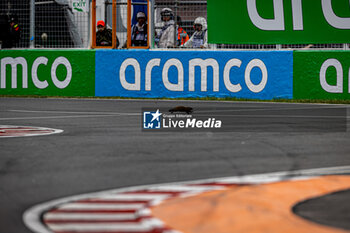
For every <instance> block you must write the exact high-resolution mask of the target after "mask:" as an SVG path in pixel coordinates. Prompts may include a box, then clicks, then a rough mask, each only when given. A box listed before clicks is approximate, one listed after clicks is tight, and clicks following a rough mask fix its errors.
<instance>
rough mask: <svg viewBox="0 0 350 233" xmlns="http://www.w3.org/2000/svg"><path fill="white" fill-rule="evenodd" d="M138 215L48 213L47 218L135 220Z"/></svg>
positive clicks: (45, 216)
mask: <svg viewBox="0 0 350 233" xmlns="http://www.w3.org/2000/svg"><path fill="white" fill-rule="evenodd" d="M137 218H138V216H137V215H135V214H129V213H121V214H114V213H113V214H105V213H104V214H96V213H93V214H92V213H79V214H77V213H47V214H45V215H44V219H45V220H134V219H137Z"/></svg>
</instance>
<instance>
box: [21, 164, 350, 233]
mask: <svg viewBox="0 0 350 233" xmlns="http://www.w3.org/2000/svg"><path fill="white" fill-rule="evenodd" d="M331 174H350V166H340V167H328V168H315V169H305V170H298V171H282V172H274V173H265V174H253V175H245V176H235V177H224V178H213V179H204V180H197V181H186V182H175V183H165V184H154V185H144V186H136V187H129V188H120V189H114V190H108V191H102V192H96V193H90V194H83V195H77V196H73V197H67V198H62V199H58V200H54V201H50V202H46V203H43V204H39V205H36V206H33V207H32V208H30V209H29V210H27V211H26V212H25V213H24V214H23V220H24V223H25V224H26V226H27V227H28V228H29V229H31V230H32V231H33V232H36V233H51V232H53V231H70V232H72V231H74V232H89V231H95V232H98V231H104V232H108V231H116V230H119V231H121V232H125V233H131V232H135V231H136V232H137V231H152V230H154V229H155V228H157V230H158V231H159V232H163V233H166V232H173V233H174V232H176V231H173V230H171V229H168V228H167V227H166V226H165V224H163V223H162V222H161V221H160V220H156V222H154V221H155V220H154V219H153V218H152V216H151V214H152V213H151V210H150V209H149V207H141V208H139V209H138V210H135V211H134V212H130V213H129V212H128V213H124V212H123V210H120V212H112V213H111V212H110V209H108V208H107V209H103V210H102V209H99V210H97V211H94V210H92V212H86V211H87V210H86V209H84V208H80V209H74V210H72V211H78V212H74V213H71V212H68V213H65V212H64V211H65V210H64V209H63V208H64V207H65V206H66V205H67V206H72V204H74V205H76V204H77V203H81V202H79V201H82V200H84V199H85V200H86V201H89V200H95V201H96V200H100V201H110V200H117V201H123V200H124V201H129V202H130V201H140V200H143V201H145V200H147V201H149V204H148V206H152V205H157V204H159V203H161V202H162V200H166V199H168V198H171V197H173V196H174V195H175V194H176V195H177V194H178V192H182V195H186V194H191V193H192V194H193V193H203V192H206V191H211V190H218V186H219V185H220V184H223V186H222V189H224V187H225V185H226V186H229V185H237V184H257V183H270V182H278V181H284V180H300V179H310V178H312V177H315V176H320V175H331ZM201 185H202V187H204V190H202V191H198V187H200V186H201ZM210 187H211V189H210ZM191 188H192V189H191ZM181 190H182V191H181ZM137 192H139V193H137ZM147 192H149V194H147ZM156 192H167V193H171V192H174V195H171V194H155V193H156ZM146 206H147V205H146ZM68 211H69V210H68ZM41 216H43V219H44V221H46V223H47V225H46V224H45V223H43V222H42V221H41ZM149 218H151V219H152V221H149V222H147V219H149ZM57 220H62V221H63V222H57ZM72 220H75V221H78V222H77V223H72V222H69V221H72ZM84 220H85V221H91V223H89V222H84V223H81V224H80V222H79V221H84ZM106 220H135V221H136V220H137V222H142V223H141V224H137V223H136V222H134V223H132V224H131V223H128V222H119V223H113V224H110V223H108V224H102V223H98V221H106ZM50 221H53V222H50ZM55 221H56V222H55ZM64 221H67V222H64ZM145 222H146V224H145ZM164 226H165V227H164ZM158 228H159V229H158Z"/></svg>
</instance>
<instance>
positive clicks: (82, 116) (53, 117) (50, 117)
mask: <svg viewBox="0 0 350 233" xmlns="http://www.w3.org/2000/svg"><path fill="white" fill-rule="evenodd" d="M116 116H128V115H122V114H120V115H112V114H108V115H75V116H47V117H7V118H0V121H8V120H41V119H65V118H87V117H116Z"/></svg>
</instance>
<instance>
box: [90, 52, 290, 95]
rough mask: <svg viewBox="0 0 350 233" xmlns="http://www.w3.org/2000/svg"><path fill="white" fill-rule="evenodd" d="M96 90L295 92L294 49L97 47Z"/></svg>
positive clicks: (120, 92)
mask: <svg viewBox="0 0 350 233" xmlns="http://www.w3.org/2000/svg"><path fill="white" fill-rule="evenodd" d="M96 96H99V97H102V96H115V97H141V98H142V97H143V98H162V97H166V98H180V97H183V98H197V97H217V98H225V97H235V98H247V99H261V100H270V99H276V98H283V99H292V98H293V52H291V51H277V52H276V51H261V52H256V51H242V52H236V51H150V50H129V51H120V50H119V51H118V50H98V51H96Z"/></svg>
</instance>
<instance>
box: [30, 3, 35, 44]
mask: <svg viewBox="0 0 350 233" xmlns="http://www.w3.org/2000/svg"><path fill="white" fill-rule="evenodd" d="M29 30H30V34H29V37H30V42H29V47H30V48H31V49H33V48H34V47H35V0H30V29H29Z"/></svg>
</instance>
